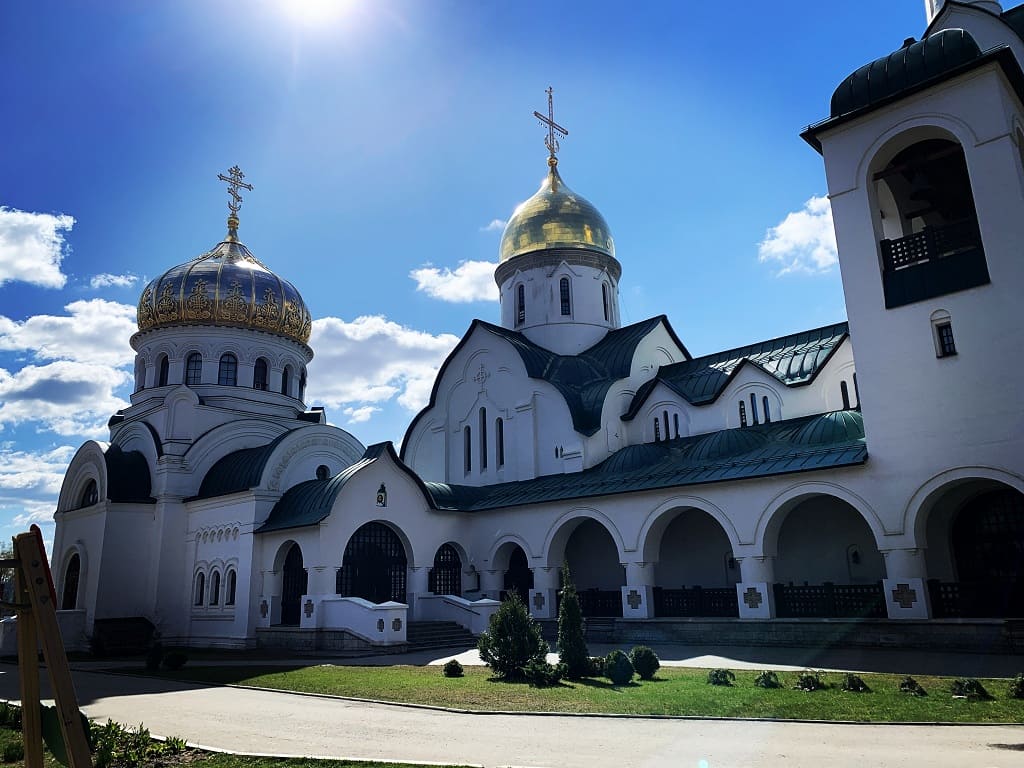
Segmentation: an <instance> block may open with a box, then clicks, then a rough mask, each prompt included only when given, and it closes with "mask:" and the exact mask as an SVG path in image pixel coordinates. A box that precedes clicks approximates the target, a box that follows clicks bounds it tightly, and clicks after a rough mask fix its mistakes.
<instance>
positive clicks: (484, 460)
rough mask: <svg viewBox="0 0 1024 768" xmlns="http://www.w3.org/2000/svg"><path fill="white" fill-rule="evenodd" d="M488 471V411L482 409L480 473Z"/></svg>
mask: <svg viewBox="0 0 1024 768" xmlns="http://www.w3.org/2000/svg"><path fill="white" fill-rule="evenodd" d="M485 469H487V409H486V408H481V409H480V471H483V470H485Z"/></svg>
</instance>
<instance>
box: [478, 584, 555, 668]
mask: <svg viewBox="0 0 1024 768" xmlns="http://www.w3.org/2000/svg"><path fill="white" fill-rule="evenodd" d="M477 648H478V649H479V650H480V658H481V659H483V662H484V663H485V664H486V665H487V666H489V667H490V668H491V669H493V670H494V672H495V674H497V676H498V677H500V678H503V679H506V680H522V679H524V675H525V669H526V665H527V664H530V663H531V662H538V663H539V662H543V661H546V660H547V655H548V644H547V643H546V642H545V641H544V638H543V637H541V634H540V625H539V624H537V622H536V621H534V620H533V617H532V616H530V614H529V612H528V611H527V610H526V606H525V605H523V601H522V600H520V599H519V596H518V595H516V594H515V593H513V594H512V596H511V597H510V598H509V599H508V600H506V601H505V602H503V603H502V604H501V607H499V608H498V610H497V611H495V612H494V615H493V616H491V623H490V624H489V625H488V627H487V631H486V632H484V633H482V634H481V635H480V639H479V641H478V642H477Z"/></svg>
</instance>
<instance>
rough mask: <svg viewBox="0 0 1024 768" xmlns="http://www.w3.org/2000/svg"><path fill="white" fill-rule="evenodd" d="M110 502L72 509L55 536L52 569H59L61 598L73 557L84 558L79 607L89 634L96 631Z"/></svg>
mask: <svg viewBox="0 0 1024 768" xmlns="http://www.w3.org/2000/svg"><path fill="white" fill-rule="evenodd" d="M106 516H107V503H106V502H101V503H99V504H94V505H92V506H91V507H86V508H84V509H76V510H70V511H68V512H63V513H61V515H60V524H59V525H58V526H57V531H56V533H55V534H54V541H53V554H52V556H51V558H50V562H51V564H52V565H51V567H54V566H56V567H57V569H58V570H57V572H56V573H54V584H55V586H56V588H57V594H58V598H62V597H63V594H64V578H65V575H66V574H65V570H64V569H65V568H66V566H67V563H68V561H69V559H70V558H71V555H72V554H78V556H79V558H80V569H81V570H80V571H79V586H78V600H77V604H76V607H77V608H80V609H84V610H85V611H86V618H85V627H86V632H88V633H91V632H92V624H93V622H94V621H95V620H96V602H97V597H98V594H99V587H100V569H101V568H102V567H103V561H104V550H103V546H104V534H105V532H106V526H105V524H104V523H105V520H106Z"/></svg>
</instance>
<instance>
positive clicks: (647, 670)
mask: <svg viewBox="0 0 1024 768" xmlns="http://www.w3.org/2000/svg"><path fill="white" fill-rule="evenodd" d="M629 660H630V662H632V664H633V669H635V670H636V673H637V674H638V675H639V676H640V679H641V680H653V679H654V676H655V675H656V674H657V672H658V670H659V669H661V661H659V660H658V654H656V653H655V652H654V651H653V650H652V649H650V648H648V647H647V646H646V645H638V646H636V647H635V648H633V650H631V651H630V652H629Z"/></svg>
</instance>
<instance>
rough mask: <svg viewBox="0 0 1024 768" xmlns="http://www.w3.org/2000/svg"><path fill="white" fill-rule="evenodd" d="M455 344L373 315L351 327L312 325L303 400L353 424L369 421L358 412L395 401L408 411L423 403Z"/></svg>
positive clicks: (448, 337)
mask: <svg viewBox="0 0 1024 768" xmlns="http://www.w3.org/2000/svg"><path fill="white" fill-rule="evenodd" d="M458 341H459V339H458V337H457V336H454V335H452V334H450V333H442V334H439V335H437V336H434V335H432V334H429V333H425V332H424V331H417V330H415V329H413V328H407V327H405V326H403V325H399V324H398V323H395V322H392V321H390V320H388V319H387V318H385V317H381V316H379V315H369V316H364V317H357V318H356V319H355V320H353V321H351V322H347V321H345V320H341V319H339V318H337V317H325V318H321V319H319V320H314V321H313V333H312V337H311V339H310V346H311V347H313V348H314V349H315V350H316V357H315V358H313V362H312V363H310V366H309V394H308V395H307V397H306V401H307V402H309V403H316V404H318V405H325V406H327V407H328V408H350V409H351V411H352V412H351V413H348V411H343V412H344V413H346V415H348V416H350V417H351V418H352V420H353V421H355V422H358V421H360V420H361V421H365V420H366V419H368V418H369V417H370V413H367V412H366V411H365V410H364V409H365V408H366V407H367V406H379V405H381V404H383V403H385V402H387V401H389V400H392V399H396V400H397V402H398V404H399V405H401V406H403V407H404V408H406V409H408V410H409V411H413V412H415V411H418V410H419V409H420V408H422V407H423V406H424V405H426V403H427V398H428V397H429V394H430V389H431V386H432V385H433V382H434V376H435V374H436V373H437V369H438V368H439V367H440V365H441V363H442V362H444V359H445V357H447V355H448V353H449V352H451V350H452V349H453V348H454V347H455V345H456V344H457V343H458Z"/></svg>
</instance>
